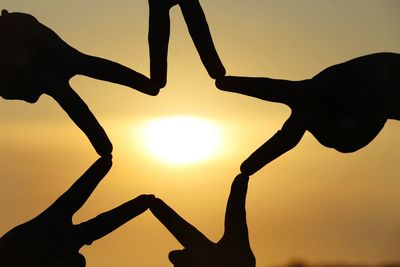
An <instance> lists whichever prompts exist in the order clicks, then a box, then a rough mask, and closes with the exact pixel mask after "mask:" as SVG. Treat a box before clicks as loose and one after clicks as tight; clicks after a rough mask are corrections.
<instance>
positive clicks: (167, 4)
mask: <svg viewBox="0 0 400 267" xmlns="http://www.w3.org/2000/svg"><path fill="white" fill-rule="evenodd" d="M148 1H149V7H150V18H149V47H150V76H151V79H152V80H153V81H155V82H156V83H157V84H158V86H159V87H164V86H165V84H166V82H167V56H168V42H169V33H170V19H169V10H170V8H172V7H173V6H175V5H179V6H180V8H181V10H182V14H183V17H184V19H185V22H186V25H187V27H188V29H189V33H190V35H191V37H192V39H193V42H194V44H195V46H196V49H197V51H198V52H199V55H200V58H201V61H202V62H203V64H204V66H205V68H206V69H207V71H208V74H209V75H210V76H211V77H212V78H213V79H216V78H220V77H223V76H224V75H225V68H224V66H223V65H222V62H221V60H220V58H219V56H218V53H217V51H216V49H215V46H214V43H213V40H212V37H211V33H210V29H209V27H208V24H207V20H206V17H205V15H204V12H203V9H202V7H201V5H200V2H199V1H198V0H148Z"/></svg>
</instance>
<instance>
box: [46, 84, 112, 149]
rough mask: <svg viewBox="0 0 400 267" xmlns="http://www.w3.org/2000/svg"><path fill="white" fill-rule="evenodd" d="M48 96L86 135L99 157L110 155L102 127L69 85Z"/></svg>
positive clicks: (109, 147)
mask: <svg viewBox="0 0 400 267" xmlns="http://www.w3.org/2000/svg"><path fill="white" fill-rule="evenodd" d="M49 95H50V96H51V97H53V98H54V100H56V101H57V103H58V104H59V105H60V106H61V108H62V109H63V110H64V111H65V112H66V113H67V114H68V116H69V117H70V118H71V119H72V121H73V122H74V123H75V124H76V125H77V126H78V127H79V128H80V129H81V130H82V131H83V132H84V133H85V134H86V136H87V137H88V138H89V141H90V142H91V143H92V145H93V147H94V148H95V149H96V151H97V153H98V154H99V155H100V156H106V155H109V154H111V152H112V144H111V142H110V140H109V139H108V137H107V134H106V132H105V131H104V129H103V127H101V125H100V124H99V122H98V121H97V120H96V118H95V117H94V115H93V114H92V112H91V111H90V109H89V108H88V106H87V105H86V103H85V102H83V100H82V99H81V98H80V97H79V95H78V94H77V93H76V92H75V91H74V90H72V88H71V87H70V86H69V85H64V86H63V88H61V86H60V88H57V90H55V91H52V92H49Z"/></svg>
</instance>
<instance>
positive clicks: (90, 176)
mask: <svg viewBox="0 0 400 267" xmlns="http://www.w3.org/2000/svg"><path fill="white" fill-rule="evenodd" d="M111 166H112V160H111V157H102V158H99V159H98V160H97V161H96V162H95V163H94V164H93V165H92V166H90V168H89V169H88V170H87V171H86V172H85V173H84V174H83V175H82V176H81V177H80V178H79V179H78V180H77V181H76V182H75V183H74V184H73V185H72V186H71V187H70V188H69V189H68V190H67V191H66V192H65V193H64V194H62V195H61V196H60V197H59V198H58V199H57V200H56V201H55V202H54V203H53V204H52V205H51V206H50V207H49V208H48V209H47V210H46V211H45V213H58V214H59V213H61V214H65V215H66V216H68V217H69V216H72V215H73V214H74V213H75V212H76V211H77V210H79V209H80V208H81V207H82V206H83V204H84V203H85V202H86V200H87V199H88V198H89V197H90V195H91V194H92V192H93V191H94V189H95V188H96V187H97V185H98V184H99V183H100V181H101V180H102V179H103V178H104V176H106V174H107V173H108V171H109V170H110V169H111Z"/></svg>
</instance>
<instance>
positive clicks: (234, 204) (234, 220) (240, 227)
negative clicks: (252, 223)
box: [224, 174, 249, 242]
mask: <svg viewBox="0 0 400 267" xmlns="http://www.w3.org/2000/svg"><path fill="white" fill-rule="evenodd" d="M248 182H249V177H248V176H247V175H245V174H239V175H238V176H236V178H235V180H234V181H233V183H232V186H231V193H230V195H229V199H228V204H227V206H226V213H225V234H224V237H225V238H229V239H233V240H236V241H239V242H243V241H246V242H248V230H247V221H246V194H247V186H248Z"/></svg>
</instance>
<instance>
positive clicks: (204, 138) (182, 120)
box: [141, 116, 221, 164]
mask: <svg viewBox="0 0 400 267" xmlns="http://www.w3.org/2000/svg"><path fill="white" fill-rule="evenodd" d="M141 137H142V140H143V143H144V145H145V146H146V148H147V149H148V150H149V151H150V152H151V154H153V155H154V156H156V157H157V158H159V159H161V160H163V161H165V162H168V163H170V164H189V163H194V162H197V161H201V160H205V159H208V158H210V157H211V156H212V155H213V154H215V153H216V152H217V150H218V148H219V146H220V141H221V140H220V139H221V138H220V131H219V128H218V127H217V126H216V125H215V124H214V123H212V122H210V121H208V120H205V119H201V118H197V117H191V116H175V117H164V118H160V119H155V120H151V121H149V122H147V123H145V124H144V126H143V127H142V129H141Z"/></svg>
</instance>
